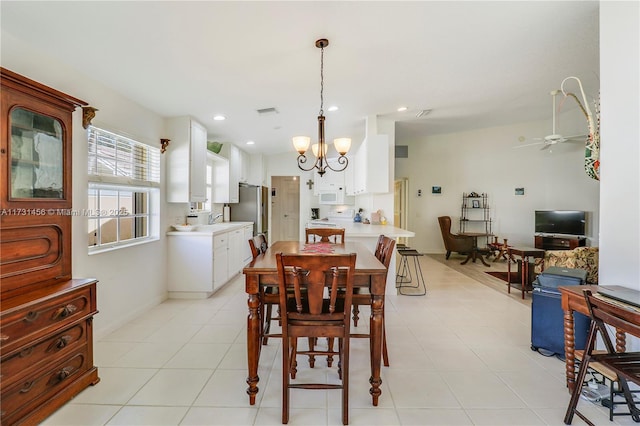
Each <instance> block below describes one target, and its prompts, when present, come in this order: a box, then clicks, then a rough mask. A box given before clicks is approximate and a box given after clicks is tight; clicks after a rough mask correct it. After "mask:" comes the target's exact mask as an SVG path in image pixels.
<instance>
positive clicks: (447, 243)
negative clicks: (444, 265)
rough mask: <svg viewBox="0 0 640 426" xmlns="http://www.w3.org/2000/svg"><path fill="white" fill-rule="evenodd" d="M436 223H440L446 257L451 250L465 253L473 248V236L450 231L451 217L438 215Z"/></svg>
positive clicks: (449, 254)
mask: <svg viewBox="0 0 640 426" xmlns="http://www.w3.org/2000/svg"><path fill="white" fill-rule="evenodd" d="M438 223H439V224H440V232H442V240H443V241H444V247H445V249H446V250H447V255H446V258H447V259H449V256H451V252H452V251H455V252H456V253H461V254H466V253H469V252H470V251H471V250H473V243H474V241H473V237H468V236H464V235H457V234H452V233H451V217H449V216H440V217H439V218H438Z"/></svg>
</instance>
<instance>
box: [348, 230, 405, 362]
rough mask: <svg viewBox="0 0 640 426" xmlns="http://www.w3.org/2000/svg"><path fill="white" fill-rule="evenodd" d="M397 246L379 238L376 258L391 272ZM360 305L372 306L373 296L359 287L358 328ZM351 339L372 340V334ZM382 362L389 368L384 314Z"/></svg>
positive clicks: (356, 301)
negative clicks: (390, 266) (390, 264)
mask: <svg viewBox="0 0 640 426" xmlns="http://www.w3.org/2000/svg"><path fill="white" fill-rule="evenodd" d="M395 245H396V241H395V240H394V239H392V238H389V237H387V236H384V235H380V236H379V237H378V243H377V244H376V251H375V256H376V257H377V258H378V260H379V261H380V262H381V263H382V264H383V265H384V267H385V268H387V271H388V270H389V263H390V262H391V257H392V256H393V253H394V251H393V249H394V247H395ZM359 305H369V306H371V294H370V293H369V291H368V290H367V289H366V288H361V287H358V288H356V289H354V293H353V325H354V326H356V327H357V326H358V319H359V318H358V317H359V313H360V309H359V308H358V306H359ZM351 337H356V338H367V339H368V338H371V334H370V333H352V334H351ZM382 361H383V362H384V365H385V367H388V366H389V353H388V351H387V330H386V327H385V321H384V313H383V314H382Z"/></svg>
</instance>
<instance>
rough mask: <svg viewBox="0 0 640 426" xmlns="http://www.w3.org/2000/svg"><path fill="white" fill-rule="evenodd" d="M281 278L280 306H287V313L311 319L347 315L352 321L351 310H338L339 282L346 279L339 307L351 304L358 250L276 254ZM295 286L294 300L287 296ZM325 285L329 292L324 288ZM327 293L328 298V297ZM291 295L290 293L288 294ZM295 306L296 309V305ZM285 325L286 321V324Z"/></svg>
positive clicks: (281, 307)
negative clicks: (310, 253)
mask: <svg viewBox="0 0 640 426" xmlns="http://www.w3.org/2000/svg"><path fill="white" fill-rule="evenodd" d="M276 260H277V266H278V278H279V290H280V291H279V292H280V309H281V310H282V309H284V308H285V307H286V314H285V316H288V317H290V318H291V317H293V318H298V319H299V318H301V317H303V316H307V317H308V319H309V320H319V321H322V320H329V319H331V320H336V319H340V318H341V317H343V316H344V317H345V318H346V320H345V321H346V322H347V323H349V313H348V312H347V314H345V313H344V312H342V313H340V312H336V303H337V302H336V301H337V300H338V298H337V295H338V293H339V292H338V285H339V284H340V283H341V282H344V284H343V285H342V287H344V290H345V291H344V293H342V294H344V298H340V300H341V304H342V303H344V304H343V305H342V306H340V310H343V309H346V307H347V306H349V307H351V298H352V294H353V277H354V270H355V262H356V254H355V253H351V254H315V255H309V254H282V253H277V254H276ZM287 286H288V287H290V288H291V287H292V288H293V300H295V304H292V303H294V302H292V301H289V300H287V297H291V294H292V293H291V292H287V291H286V289H287ZM325 287H328V288H329V292H328V293H326V292H325ZM325 294H328V295H329V296H328V299H325V297H324V296H325ZM288 295H289V296H288ZM294 308H295V309H294ZM283 326H284V325H283Z"/></svg>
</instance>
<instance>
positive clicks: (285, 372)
mask: <svg viewBox="0 0 640 426" xmlns="http://www.w3.org/2000/svg"><path fill="white" fill-rule="evenodd" d="M287 340H289V339H287V338H285V337H284V336H283V339H282V343H283V344H282V424H287V423H289V374H290V372H291V371H292V370H291V359H290V352H289V347H290V345H289V344H287V343H285V342H287Z"/></svg>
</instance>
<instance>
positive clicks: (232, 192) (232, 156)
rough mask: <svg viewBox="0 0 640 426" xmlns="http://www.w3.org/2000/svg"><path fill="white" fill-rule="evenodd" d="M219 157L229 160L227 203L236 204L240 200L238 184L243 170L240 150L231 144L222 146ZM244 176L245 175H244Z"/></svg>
mask: <svg viewBox="0 0 640 426" xmlns="http://www.w3.org/2000/svg"><path fill="white" fill-rule="evenodd" d="M220 154H221V155H223V156H224V157H226V158H227V159H228V160H229V201H228V202H229V203H237V202H239V200H240V192H239V186H238V184H239V183H240V182H242V180H241V177H242V174H243V169H244V170H245V171H246V166H245V167H243V164H242V163H243V161H242V159H243V155H242V151H241V150H240V148H238V147H237V146H235V145H234V144H232V143H225V144H223V145H222V151H221V152H220ZM244 174H245V175H246V173H244Z"/></svg>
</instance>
